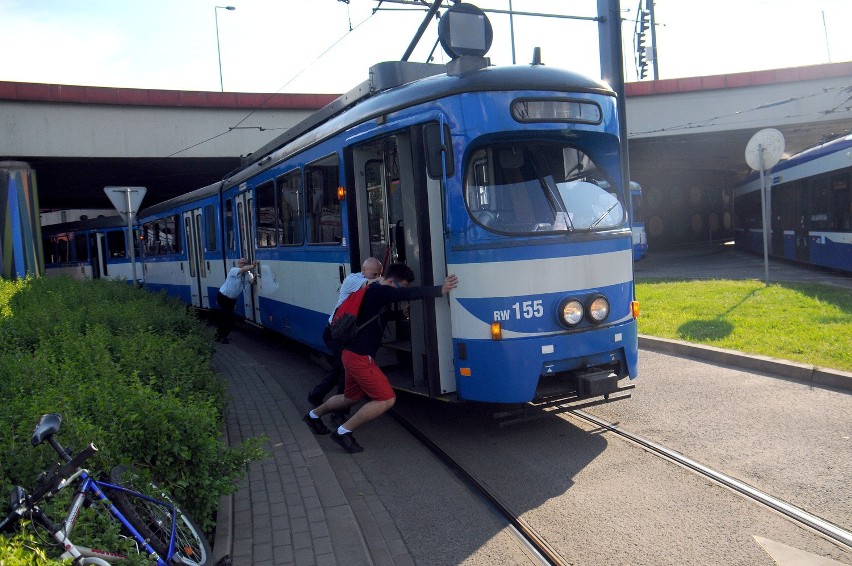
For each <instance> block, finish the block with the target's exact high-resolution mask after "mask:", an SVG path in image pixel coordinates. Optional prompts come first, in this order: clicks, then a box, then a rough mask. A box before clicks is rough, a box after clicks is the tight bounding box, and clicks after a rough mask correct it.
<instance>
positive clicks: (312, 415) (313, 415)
mask: <svg viewBox="0 0 852 566" xmlns="http://www.w3.org/2000/svg"><path fill="white" fill-rule="evenodd" d="M308 414H309V415H310V416H311V418H312V419H318V418H319V416H317V414H316V413H315V412H314V410H313V409H311V412H310V413H308Z"/></svg>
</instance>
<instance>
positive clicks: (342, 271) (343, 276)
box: [337, 265, 346, 283]
mask: <svg viewBox="0 0 852 566" xmlns="http://www.w3.org/2000/svg"><path fill="white" fill-rule="evenodd" d="M337 271H338V275H339V276H340V282H341V283H343V280H344V279H346V266H344V265H338V266H337Z"/></svg>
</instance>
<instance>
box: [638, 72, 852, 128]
mask: <svg viewBox="0 0 852 566" xmlns="http://www.w3.org/2000/svg"><path fill="white" fill-rule="evenodd" d="M831 91H838V92H846V93H852V86H850V85H848V86H838V87H829V88H823V89H822V90H820V91H819V92H812V93H809V94H803V95H800V96H793V97H789V98H786V99H784V100H779V101H774V102H768V103H763V104H759V105H757V106H754V107H751V108H747V109H744V110H737V111H736V112H731V113H728V114H720V115H718V116H712V117H709V118H703V119H701V120H694V121H691V122H685V123H683V124H676V125H674V126H666V127H663V128H657V129H654V130H644V131H634V132H630V135H632V136H636V135H645V134H659V133H667V132H677V131H681V130H690V129H698V128H705V127H709V126H718V125H719V120H723V119H725V118H731V117H734V116H743V115H745V114H748V113H751V112H757V111H759V110H765V109H767V108H771V107H775V106H782V105H785V104H790V103H793V102H799V101H802V100H806V99H809V98H814V97H816V96H821V95H825V94H828V93H829V92H831ZM850 101H852V94H849V96H847V98H846V99H845V100H844V101H842V102H840V103H839V104H837V105H835V106H834V107H833V108H828V109H825V110H818V111H816V113H817V114H821V115H827V114H833V113H834V112H837V111H839V110H840V109H846V110H849V106H848V105H847V104H849V103H850ZM813 113H814V112H808V113H802V114H790V115H787V116H786V117H787V118H800V117H804V116H807V115H809V114H813Z"/></svg>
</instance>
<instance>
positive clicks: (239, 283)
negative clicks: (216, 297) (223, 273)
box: [219, 267, 254, 299]
mask: <svg viewBox="0 0 852 566" xmlns="http://www.w3.org/2000/svg"><path fill="white" fill-rule="evenodd" d="M252 281H254V275H252V272H251V271H244V272H242V273H240V268H239V267H232V268H231V270H230V271H228V277H226V278H225V282H224V283H222V286H221V287H219V292H220V293H222V294H223V295H225V296H226V297H228V298H229V299H236V298H237V297H239V296H240V293H242V292H243V287H245V286H246V283H251V282H252Z"/></svg>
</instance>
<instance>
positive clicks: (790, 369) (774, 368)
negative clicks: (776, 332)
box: [639, 334, 852, 392]
mask: <svg viewBox="0 0 852 566" xmlns="http://www.w3.org/2000/svg"><path fill="white" fill-rule="evenodd" d="M639 347H640V348H644V349H647V350H653V351H655V352H661V353H664V354H676V355H679V356H688V357H690V358H697V359H700V360H706V361H710V362H714V363H719V364H724V365H728V366H734V367H738V368H743V369H748V370H753V371H759V372H762V373H767V374H772V375H776V376H779V377H784V378H787V379H793V380H795V381H801V382H804V383H811V384H813V385H817V386H822V387H831V388H834V389H841V390H844V391H848V392H852V373H850V372H846V371H841V370H836V369H828V368H821V367H817V366H813V365H809V364H800V363H797V362H791V361H787V360H780V359H778V358H770V357H769V356H760V355H757V354H744V353H742V352H737V351H736V350H725V349H723V348H716V347H715V346H704V345H701V344H693V343H691V342H684V341H682V340H672V339H670V338H657V337H655V336H646V335H644V334H640V335H639Z"/></svg>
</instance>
